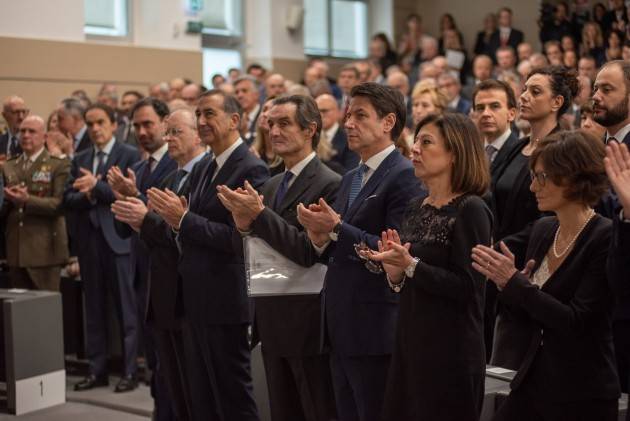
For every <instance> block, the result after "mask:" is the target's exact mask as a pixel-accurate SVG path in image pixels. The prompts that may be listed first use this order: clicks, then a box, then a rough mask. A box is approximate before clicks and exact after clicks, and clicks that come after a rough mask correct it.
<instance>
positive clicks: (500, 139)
mask: <svg viewBox="0 0 630 421" xmlns="http://www.w3.org/2000/svg"><path fill="white" fill-rule="evenodd" d="M511 134H512V130H510V128H509V127H508V129H507V130H506V131H505V132H503V134H502V135H501V136H499V137H497V138H496V139H494V142H484V143H485V145H484V146H488V145H492V146H494V149H496V150H497V152H498V151H500V150H501V148H502V147H503V145H505V142H507V140H508V138H509V137H510V135H511Z"/></svg>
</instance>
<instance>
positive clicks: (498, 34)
mask: <svg viewBox="0 0 630 421" xmlns="http://www.w3.org/2000/svg"><path fill="white" fill-rule="evenodd" d="M497 15H498V23H499V27H498V28H497V30H496V31H494V33H493V34H492V35H491V36H490V42H489V43H488V53H490V57H493V59H494V57H495V54H496V52H497V49H498V48H499V47H506V46H510V47H512V49H513V50H514V51H516V48H517V47H518V45H519V44H520V43H521V42H523V39H524V36H523V32H521V31H519V30H518V29H514V28H512V9H510V8H508V7H503V8H501V9H500V10H499V12H498V14H497Z"/></svg>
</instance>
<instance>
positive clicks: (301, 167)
mask: <svg viewBox="0 0 630 421" xmlns="http://www.w3.org/2000/svg"><path fill="white" fill-rule="evenodd" d="M313 158H315V152H311V153H310V154H308V156H307V157H306V158H304V159H303V160H301V161H300V162H298V163H297V164H295V165H294V166H293V167H292V168H291V169H289V170H287V171H291V172H292V173H293V178H292V179H291V180H290V181H289V187H291V185H292V184H293V182H294V181H295V180H296V178H298V176H299V175H300V174H301V173H302V171H303V170H304V168H306V166H307V165H308V164H310V162H311V161H312V160H313Z"/></svg>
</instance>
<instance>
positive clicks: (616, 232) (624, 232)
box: [606, 214, 630, 320]
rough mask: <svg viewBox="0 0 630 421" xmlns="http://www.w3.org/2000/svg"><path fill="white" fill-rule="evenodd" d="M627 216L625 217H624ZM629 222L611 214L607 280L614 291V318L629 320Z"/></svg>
mask: <svg viewBox="0 0 630 421" xmlns="http://www.w3.org/2000/svg"><path fill="white" fill-rule="evenodd" d="M626 218H627V217H626ZM628 256H630V223H628V222H622V221H620V220H619V214H617V215H614V216H613V236H612V242H611V244H610V252H609V253H608V263H607V266H606V267H607V271H608V282H610V287H611V289H612V290H613V292H614V293H615V303H616V305H615V309H614V312H613V317H614V319H615V320H620V319H621V320H630V305H629V304H628V303H630V264H628Z"/></svg>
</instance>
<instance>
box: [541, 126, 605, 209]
mask: <svg viewBox="0 0 630 421" xmlns="http://www.w3.org/2000/svg"><path fill="white" fill-rule="evenodd" d="M605 156H606V149H605V147H604V143H603V142H602V141H601V140H600V139H597V138H596V137H595V136H594V135H592V134H591V133H588V132H586V131H584V130H574V131H560V132H556V133H553V134H551V135H549V136H547V137H545V138H544V139H542V140H541V141H540V142H538V145H536V149H534V152H532V155H531V157H530V158H529V168H530V169H531V170H532V171H533V170H534V168H535V167H536V163H537V162H539V161H540V163H541V164H542V166H543V168H544V169H545V173H546V174H547V177H549V179H551V181H553V183H554V184H557V185H559V186H564V187H566V190H565V198H566V199H567V200H570V201H574V202H580V203H582V204H584V205H588V206H594V205H595V204H597V202H599V200H600V198H601V197H602V196H603V195H604V193H605V192H606V191H607V190H608V177H607V176H606V169H605V167H604V157H605Z"/></svg>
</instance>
